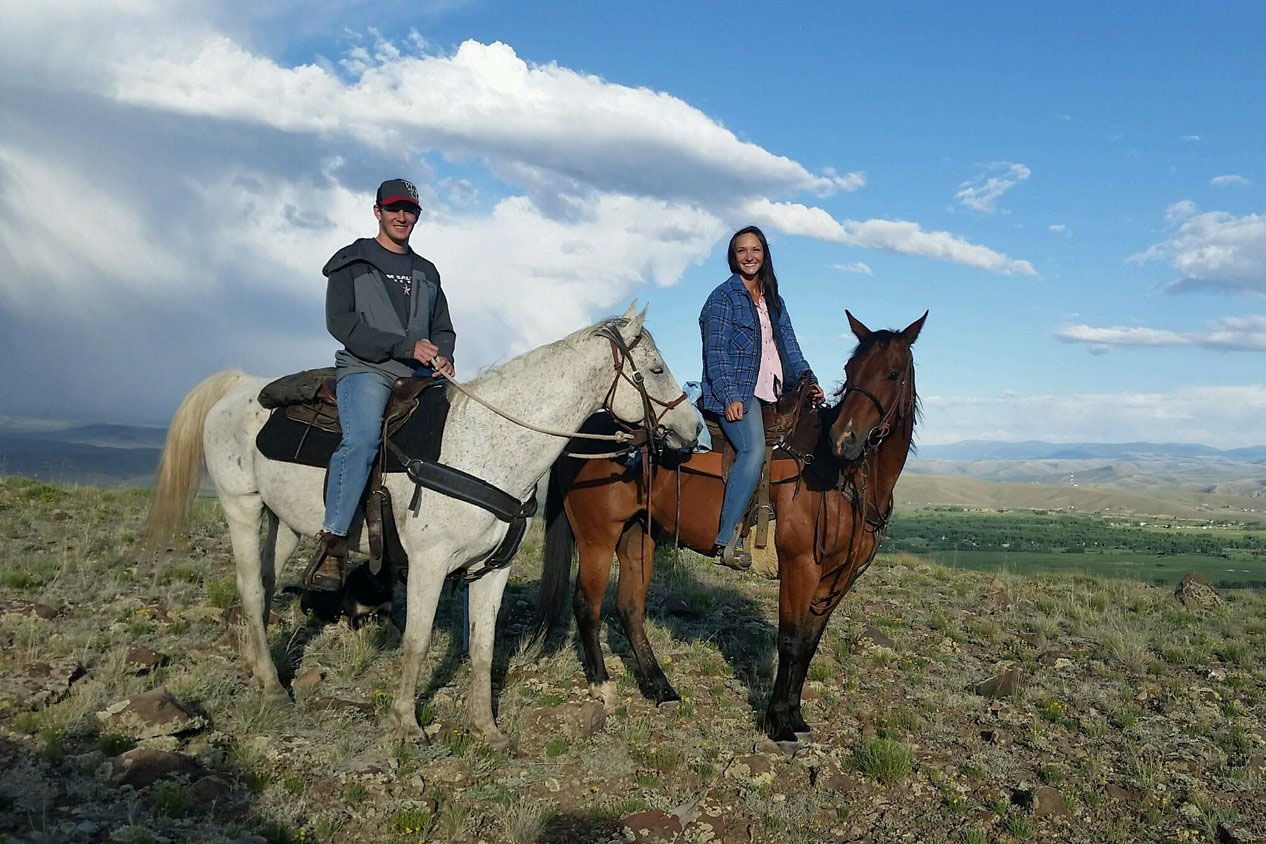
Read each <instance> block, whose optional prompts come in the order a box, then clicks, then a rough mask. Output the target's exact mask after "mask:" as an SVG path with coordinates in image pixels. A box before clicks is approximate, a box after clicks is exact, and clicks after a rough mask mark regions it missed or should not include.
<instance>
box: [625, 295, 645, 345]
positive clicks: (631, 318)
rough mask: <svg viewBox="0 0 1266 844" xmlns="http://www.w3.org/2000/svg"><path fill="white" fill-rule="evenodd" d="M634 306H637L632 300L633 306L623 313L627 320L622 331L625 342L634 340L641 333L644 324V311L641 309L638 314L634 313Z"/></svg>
mask: <svg viewBox="0 0 1266 844" xmlns="http://www.w3.org/2000/svg"><path fill="white" fill-rule="evenodd" d="M636 308H637V302H634V303H633V307H632V308H630V309H629V312H628V313H627V314H625V315H624V316H625V318H626V319H627V320H628V321H627V322H626V323H625V324H624V332H623V334H624V341H625V342H626V343H632V342H633V341H634V340H636V339H637V338H638V335H640V334H641V333H642V326H644V325H645V324H646V311H645V310H643V311H642V312H641V313H640V314H639V313H636Z"/></svg>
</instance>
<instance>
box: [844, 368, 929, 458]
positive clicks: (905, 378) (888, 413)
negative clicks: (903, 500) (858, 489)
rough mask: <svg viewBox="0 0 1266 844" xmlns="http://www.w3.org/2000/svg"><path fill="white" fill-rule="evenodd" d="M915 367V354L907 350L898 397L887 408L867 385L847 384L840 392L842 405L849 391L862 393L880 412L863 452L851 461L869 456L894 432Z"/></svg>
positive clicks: (898, 387)
mask: <svg viewBox="0 0 1266 844" xmlns="http://www.w3.org/2000/svg"><path fill="white" fill-rule="evenodd" d="M913 367H914V355H912V354H910V353H909V352H907V353H906V368H905V372H904V373H902V376H901V383H900V384H898V385H897V398H896V399H895V400H894V401H893V402H892V405H891V406H890V407H889V408H888V409H887V410H885V409H884V405H883V402H881V401H880V400H879V399H878V398H876V397H875V394H874V393H872V392H871V391H870V390H868V389H866V388H865V387H857V386H854V385H852V384H848V385H845V387H844V390H843V391H842V392H841V393H840V405H841V406H843V404H844V400H845V399H847V398H848V394H849V393H861V394H862V395H863V396H865V397H866V398H868V399H870V403H871V404H873V405H874V406H875V410H877V411H878V412H879V421H878V422H876V423H875V424H874V425H872V426H871V428H870V430H869V431H867V432H866V441H865V442H864V443H863V445H862V452H861V454H860V455H858V456H857V457H855V458H854V459H853V460H852V461H850V462H853V463H856V462H858V461H860V460H864V459H865V458H867V457H869V456H870V455H871V454H873V453H874V452H875V451H876V450H878V448H879V447H880V446H881V445H883V444H884V440H886V439H887V438H888V436H889V435H890V434H891V433H892V427H893V424H894V423H895V421H896V420H895V418H894V417H895V415H896V413H897V411H898V410H899V409H900V408H901V406H902V405H903V404H905V403H906V402H907V401H908V400H909V397H908V395H907V393H908V390H907V385H908V384H909V383H910V371H911V370H912V369H913ZM832 445H834V444H832ZM832 450H834V448H832Z"/></svg>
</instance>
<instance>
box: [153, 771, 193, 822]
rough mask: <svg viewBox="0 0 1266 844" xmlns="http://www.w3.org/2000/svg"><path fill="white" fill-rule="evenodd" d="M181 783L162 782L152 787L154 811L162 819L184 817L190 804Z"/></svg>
mask: <svg viewBox="0 0 1266 844" xmlns="http://www.w3.org/2000/svg"><path fill="white" fill-rule="evenodd" d="M192 802H193V801H192V799H191V798H190V795H189V790H188V789H186V788H185V786H184V784H183V783H178V782H175V781H174V780H163V781H162V782H160V783H158V784H157V785H155V786H154V811H155V812H157V813H158V814H159V815H160V816H161V817H164V818H180V817H184V815H185V813H187V812H188V811H189V805H190V803H192Z"/></svg>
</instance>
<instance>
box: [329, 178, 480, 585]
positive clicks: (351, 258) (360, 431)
mask: <svg viewBox="0 0 1266 844" xmlns="http://www.w3.org/2000/svg"><path fill="white" fill-rule="evenodd" d="M420 211H421V206H420V205H419V203H418V191H417V188H415V187H414V186H413V184H412V183H411V182H408V181H406V180H404V179H389V180H388V181H385V182H383V183H382V184H381V185H380V186H379V187H378V193H377V196H376V201H375V203H374V216H375V217H376V218H377V219H378V235H377V236H376V237H373V238H367V237H366V238H360V239H359V240H357V241H355V242H354V243H352V244H350V245H348V246H345V247H343V248H342V249H340V250H339V251H338V252H336V253H335V254H334V256H333V257H332V258H330V260H329V261H328V262H327V263H326V265H325V268H324V270H323V272H324V274H325V275H326V277H328V278H329V284H328V286H327V288H326V293H325V324H326V327H327V328H329V330H330V333H331V334H333V335H334V337H335V339H337V340H338V341H339V342H341V343H342V344H343V348H342V349H340V350H339V351H338V352H337V353H336V354H335V355H334V362H335V366H336V368H337V379H338V380H337V392H336V395H337V398H338V415H339V424H340V425H341V427H342V430H343V434H342V440H341V441H340V442H339V447H338V450H337V451H335V452H334V456H333V457H331V458H330V471H329V483H328V486H327V489H326V493H325V520H324V524H323V527H322V530H321V533H320V534H319V535H318V536H317V540H318V541H317V551H316V556H315V557H314V558H313V560H312V563H311V564H310V565H309V566H308V569H307V572H306V573H305V577H304V586H306V587H307V588H308V589H314V590H317V591H323V592H334V591H338V590H339V589H340V588H342V586H343V579H344V576H345V574H346V563H347V533H348V531H349V530H350V529H351V524H352V520H353V519H354V517H355V515H356V508H357V505H358V504H359V503H360V500H361V496H362V494H363V493H364V491H365V484H366V482H367V481H368V480H369V473H370V469H371V468H372V466H373V462H374V456H375V455H376V454H377V453H378V447H379V445H380V441H381V437H382V423H383V413H384V411H385V409H386V407H387V401H388V399H390V398H391V389H392V384H393V383H394V382H395V380H396V379H397V378H407V377H411V376H419V377H434V378H438V377H440V375H441V374H448V375H452V374H453V346H454V345H455V343H456V340H457V334H456V333H455V332H454V331H453V324H452V321H451V320H450V319H449V315H448V302H447V301H446V300H445V298H444V290H443V288H441V287H440V274H439V271H438V270H436V269H435V265H434V264H432V263H431V262H430V261H428V260H426V259H425V258H423V257H422V256H421V255H418V254H417V253H416V252H414V251H413V249H412V248H410V246H409V236H410V235H412V234H413V227H414V226H415V225H416V224H417V222H418V214H419V213H420Z"/></svg>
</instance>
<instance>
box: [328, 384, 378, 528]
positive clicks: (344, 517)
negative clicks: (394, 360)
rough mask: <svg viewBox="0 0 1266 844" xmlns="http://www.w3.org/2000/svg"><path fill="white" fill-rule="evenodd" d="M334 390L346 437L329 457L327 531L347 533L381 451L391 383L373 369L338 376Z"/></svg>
mask: <svg viewBox="0 0 1266 844" xmlns="http://www.w3.org/2000/svg"><path fill="white" fill-rule="evenodd" d="M335 392H336V394H337V396H338V421H339V425H341V426H342V428H343V439H342V440H341V441H340V442H339V444H338V449H337V450H336V451H335V452H334V456H333V457H331V458H330V482H329V485H328V486H327V487H326V490H325V525H324V528H325V531H326V533H337V534H338V535H339V536H347V531H348V529H350V528H351V526H352V519H353V518H354V517H355V516H356V506H357V505H358V504H360V497H361V495H362V494H363V493H364V492H365V484H366V482H368V481H369V470H370V468H372V467H373V465H374V457H375V456H376V455H377V454H378V441H379V440H380V439H381V438H382V417H383V413H384V412H385V411H386V409H387V400H388V399H390V398H391V386H390V385H388V384H384V383H383V381H382V379H381V378H379V377H378V376H377V375H374V374H373V373H370V372H352V373H349V374H347V375H344V376H343V377H342V378H340V379H338V385H337V387H336V389H335Z"/></svg>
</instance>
